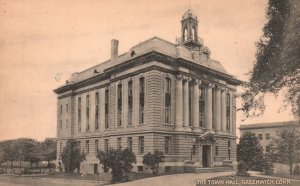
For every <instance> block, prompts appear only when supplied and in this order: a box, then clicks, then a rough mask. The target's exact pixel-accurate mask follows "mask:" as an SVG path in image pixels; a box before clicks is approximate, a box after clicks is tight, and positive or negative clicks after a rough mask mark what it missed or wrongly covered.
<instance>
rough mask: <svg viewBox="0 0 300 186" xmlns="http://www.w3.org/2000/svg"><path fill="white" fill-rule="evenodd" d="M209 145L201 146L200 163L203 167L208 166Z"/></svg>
mask: <svg viewBox="0 0 300 186" xmlns="http://www.w3.org/2000/svg"><path fill="white" fill-rule="evenodd" d="M210 148H211V146H210V145H203V147H202V165H203V167H209V166H210Z"/></svg>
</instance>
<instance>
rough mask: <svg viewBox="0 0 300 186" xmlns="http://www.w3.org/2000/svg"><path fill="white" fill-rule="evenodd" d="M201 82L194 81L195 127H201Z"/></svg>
mask: <svg viewBox="0 0 300 186" xmlns="http://www.w3.org/2000/svg"><path fill="white" fill-rule="evenodd" d="M200 84H201V81H199V80H195V81H194V99H193V103H192V104H193V127H199V96H200V90H199V85H200Z"/></svg>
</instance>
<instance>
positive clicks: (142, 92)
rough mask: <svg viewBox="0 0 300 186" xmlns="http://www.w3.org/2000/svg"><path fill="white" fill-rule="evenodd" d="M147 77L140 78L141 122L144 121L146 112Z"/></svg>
mask: <svg viewBox="0 0 300 186" xmlns="http://www.w3.org/2000/svg"><path fill="white" fill-rule="evenodd" d="M144 106H145V78H144V77H141V78H140V104H139V122H140V124H142V123H144V114H145V113H144V112H145V107H144Z"/></svg>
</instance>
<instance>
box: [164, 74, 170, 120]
mask: <svg viewBox="0 0 300 186" xmlns="http://www.w3.org/2000/svg"><path fill="white" fill-rule="evenodd" d="M165 123H168V124H169V123H171V79H170V78H168V77H167V78H166V79H165Z"/></svg>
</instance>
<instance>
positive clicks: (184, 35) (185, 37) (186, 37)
mask: <svg viewBox="0 0 300 186" xmlns="http://www.w3.org/2000/svg"><path fill="white" fill-rule="evenodd" d="M187 35H188V33H187V28H186V27H185V28H184V31H183V38H184V41H187V40H188V36H187Z"/></svg>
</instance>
